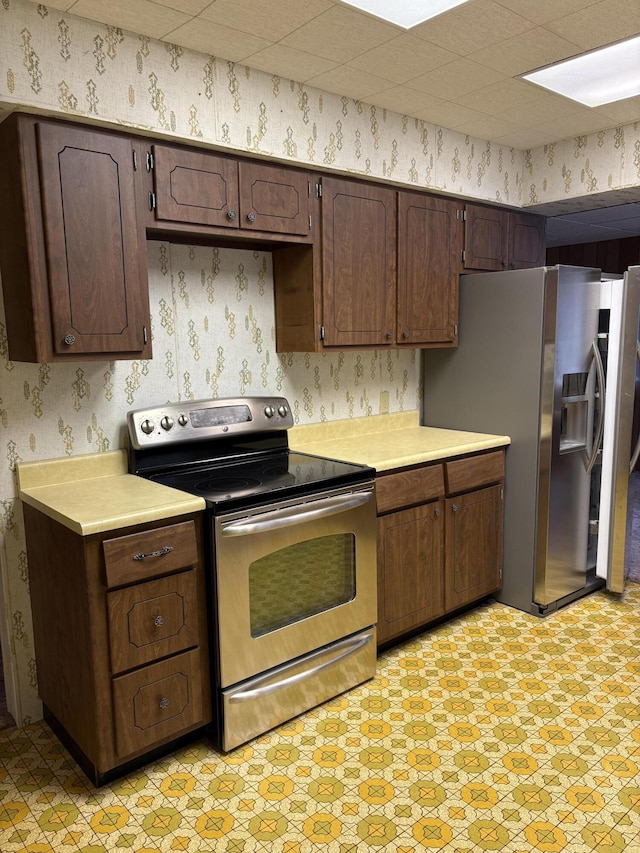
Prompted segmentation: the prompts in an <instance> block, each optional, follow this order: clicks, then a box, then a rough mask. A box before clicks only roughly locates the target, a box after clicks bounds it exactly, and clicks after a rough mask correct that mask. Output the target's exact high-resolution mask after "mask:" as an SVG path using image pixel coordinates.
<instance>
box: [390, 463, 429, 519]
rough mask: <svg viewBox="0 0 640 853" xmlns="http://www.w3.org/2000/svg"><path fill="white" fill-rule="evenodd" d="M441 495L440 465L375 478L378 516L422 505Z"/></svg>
mask: <svg viewBox="0 0 640 853" xmlns="http://www.w3.org/2000/svg"><path fill="white" fill-rule="evenodd" d="M443 495H444V476H443V472H442V465H427V466H425V467H424V468H413V469H412V470H410V471H398V472H397V473H394V474H382V475H380V476H378V477H376V506H377V509H378V514H380V513H383V512H391V511H392V510H395V509H402V508H403V507H408V506H414V505H417V504H422V503H425V501H431V500H435V499H436V498H438V497H442V496H443Z"/></svg>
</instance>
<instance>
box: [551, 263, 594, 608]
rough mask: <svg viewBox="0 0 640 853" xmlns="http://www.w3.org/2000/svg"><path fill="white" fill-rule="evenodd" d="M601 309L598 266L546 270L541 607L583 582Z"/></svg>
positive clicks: (585, 576) (581, 585)
mask: <svg viewBox="0 0 640 853" xmlns="http://www.w3.org/2000/svg"><path fill="white" fill-rule="evenodd" d="M599 309H600V272H599V270H590V269H584V268H582V267H565V266H558V267H551V268H549V270H548V272H547V311H546V317H545V328H544V333H543V335H544V348H545V352H544V359H543V376H544V377H545V379H544V380H543V384H544V383H546V382H548V381H552V382H553V392H552V393H553V404H552V415H551V439H550V442H549V450H550V458H549V460H548V464H549V471H548V472H547V471H546V470H545V468H546V465H547V459H546V458H545V454H544V453H542V452H541V466H540V472H539V477H540V491H539V515H538V518H539V524H538V548H537V559H536V577H535V588H534V602H535V603H536V604H538V605H540V606H541V607H542V608H545V607H548V606H549V605H551V604H552V603H553V602H556V601H558V600H560V599H563V598H565V597H566V596H569V595H571V594H573V593H575V592H578V591H579V590H581V589H582V588H584V587H585V586H586V584H587V548H588V543H589V506H590V497H591V467H592V465H593V461H594V458H595V454H596V453H597V450H598V446H599V442H598V440H597V433H598V424H599V423H601V421H600V420H599V418H598V417H597V415H598V414H599V413H597V412H596V391H598V390H600V386H601V385H602V384H603V377H602V372H601V370H600V360H599V351H598V348H597V338H598V318H599ZM551 372H553V377H552V380H550V379H549V378H548V377H547V374H551ZM598 375H599V376H600V381H599V382H598V379H597V377H598Z"/></svg>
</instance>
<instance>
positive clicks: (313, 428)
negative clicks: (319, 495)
mask: <svg viewBox="0 0 640 853" xmlns="http://www.w3.org/2000/svg"><path fill="white" fill-rule="evenodd" d="M510 443H511V439H510V438H509V436H507V435H490V434H486V433H478V432H463V431H461V430H452V429H439V428H438V427H429V426H420V416H419V413H418V412H417V411H410V412H396V413H392V414H388V415H372V416H370V417H367V418H349V419H346V420H341V421H327V422H325V423H320V424H305V425H303V426H298V427H293V429H290V430H289V446H290V447H291V449H292V450H298V451H300V452H303V453H312V454H316V455H318V456H328V457H329V458H331V459H339V460H341V461H344V462H357V463H360V464H362V465H371V466H372V467H373V468H375V469H376V471H389V470H390V469H392V468H404V467H407V466H409V465H418V464H420V463H421V462H434V461H437V460H439V459H446V458H450V457H452V456H462V455H463V454H465V453H476V452H478V451H481V450H490V449H491V448H495V447H504V446H505V445H507V444H510Z"/></svg>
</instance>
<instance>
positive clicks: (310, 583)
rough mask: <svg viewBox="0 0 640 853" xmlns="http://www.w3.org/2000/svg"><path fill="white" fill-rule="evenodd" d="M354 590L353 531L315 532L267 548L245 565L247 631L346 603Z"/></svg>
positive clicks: (257, 632) (256, 634)
mask: <svg viewBox="0 0 640 853" xmlns="http://www.w3.org/2000/svg"><path fill="white" fill-rule="evenodd" d="M355 594H356V539H355V536H354V535H353V533H333V534H329V535H328V536H317V537H314V538H313V539H305V540H304V541H302V542H296V543H295V544H294V545H289V546H288V547H286V548H282V549H280V550H279V551H275V552H274V553H272V554H266V555H265V556H264V557H260V559H258V560H255V562H253V563H252V564H251V565H250V566H249V612H250V624H251V636H252V637H261V636H262V635H263V634H268V633H269V632H270V631H276V630H277V629H278V628H284V627H285V626H286V625H293V623H294V622H299V621H300V620H301V619H308V618H309V617H310V616H315V615H316V613H322V611H323V610H331V609H333V608H334V607H338V606H339V605H340V604H346V603H347V602H348V601H351V599H352V598H354V597H355Z"/></svg>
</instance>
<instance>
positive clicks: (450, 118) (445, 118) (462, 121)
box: [416, 101, 486, 133]
mask: <svg viewBox="0 0 640 853" xmlns="http://www.w3.org/2000/svg"><path fill="white" fill-rule="evenodd" d="M416 116H417V117H418V118H422V119H424V120H425V121H428V122H431V123H432V124H436V125H438V127H444V128H447V129H448V130H459V131H460V132H461V133H465V131H464V127H465V126H466V125H467V124H470V123H471V122H472V121H479V120H480V119H482V118H486V116H485V115H484V114H483V113H481V112H478V111H477V110H472V109H469V107H463V106H460V104H452V103H450V102H448V101H443V102H442V103H441V104H433V105H431V106H429V107H426V108H425V109H424V110H418V111H417V112H416Z"/></svg>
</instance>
